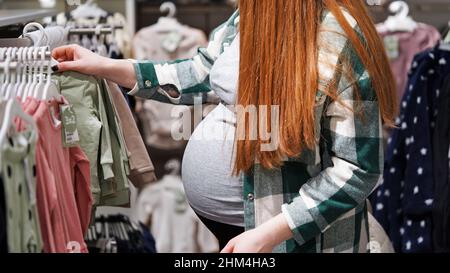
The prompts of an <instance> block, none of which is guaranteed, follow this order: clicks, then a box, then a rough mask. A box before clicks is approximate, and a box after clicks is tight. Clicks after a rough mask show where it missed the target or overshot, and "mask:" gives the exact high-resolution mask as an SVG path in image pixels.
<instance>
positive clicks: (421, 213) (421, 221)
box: [372, 46, 450, 253]
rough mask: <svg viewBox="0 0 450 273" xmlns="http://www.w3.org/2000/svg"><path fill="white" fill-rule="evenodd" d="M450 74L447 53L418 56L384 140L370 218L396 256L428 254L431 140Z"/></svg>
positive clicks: (439, 51) (430, 244)
mask: <svg viewBox="0 0 450 273" xmlns="http://www.w3.org/2000/svg"><path fill="white" fill-rule="evenodd" d="M449 74H450V52H449V51H444V50H440V49H439V47H438V46H436V47H435V48H434V49H431V50H428V51H425V52H423V53H421V54H419V55H417V56H416V57H415V59H414V62H413V65H412V69H411V71H410V74H409V82H408V85H407V90H406V91H405V94H404V97H403V99H402V102H401V110H400V116H399V117H398V118H397V120H396V125H397V126H398V128H395V129H394V130H392V135H391V137H390V139H389V140H388V150H387V154H386V161H385V170H384V176H383V181H382V183H381V185H380V187H379V188H378V191H377V192H376V194H375V196H374V197H373V199H372V201H373V206H374V216H375V218H376V219H377V220H378V221H379V222H380V223H381V225H382V226H383V227H384V228H385V230H386V232H387V233H388V235H389V237H390V239H391V240H392V242H393V244H394V248H395V250H396V251H397V252H404V253H420V252H432V251H433V243H432V241H433V240H432V209H433V202H434V179H433V163H432V162H433V156H432V139H433V129H434V127H435V122H436V116H437V113H436V111H437V103H438V99H439V96H440V93H441V87H442V86H443V84H444V80H445V78H446V77H447V76H448V75H449Z"/></svg>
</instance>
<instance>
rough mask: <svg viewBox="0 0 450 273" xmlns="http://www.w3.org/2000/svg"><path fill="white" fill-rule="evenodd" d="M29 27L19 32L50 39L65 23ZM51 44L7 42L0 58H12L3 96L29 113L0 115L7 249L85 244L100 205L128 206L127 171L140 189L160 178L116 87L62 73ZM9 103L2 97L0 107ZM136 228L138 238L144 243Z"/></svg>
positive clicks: (2, 232) (2, 233)
mask: <svg viewBox="0 0 450 273" xmlns="http://www.w3.org/2000/svg"><path fill="white" fill-rule="evenodd" d="M32 26H34V27H37V28H39V29H40V30H39V31H38V32H31V33H30V34H32V35H31V36H27V34H29V32H27V31H28V30H29V27H28V26H26V27H25V28H24V35H23V37H24V38H21V39H18V41H19V40H20V42H21V43H22V42H23V41H24V40H27V39H28V38H29V39H28V41H31V43H35V42H36V43H38V44H43V43H44V44H45V43H46V42H49V41H50V40H49V35H56V34H57V33H59V32H58V31H59V30H60V28H57V27H52V28H48V29H44V28H43V27H42V26H40V25H39V24H36V23H33V24H32ZM55 29H57V31H56V32H55ZM45 30H47V31H45ZM73 30H74V29H73V28H71V29H69V32H68V33H69V36H70V33H71V32H72V31H73ZM97 30H101V31H104V28H103V26H101V27H98V28H97ZM82 31H83V32H86V31H90V30H88V29H86V28H83V29H82ZM64 35H65V34H64ZM31 37H33V38H31ZM56 40H58V39H56ZM60 40H65V39H63V38H61V39H60ZM44 41H46V42H44ZM49 49H50V48H49V47H48V46H43V47H28V48H24V47H21V48H1V47H0V64H1V66H2V67H5V69H4V70H2V71H1V73H0V96H1V98H3V99H5V100H6V103H7V104H8V103H13V105H14V106H15V107H16V108H17V109H18V110H15V112H13V114H14V113H16V114H17V113H21V114H20V116H21V117H26V118H21V119H11V120H9V121H8V122H7V123H5V122H4V121H5V119H6V120H8V119H7V118H5V117H4V116H3V114H0V120H2V130H1V136H2V137H1V139H2V141H0V143H1V145H0V174H1V175H0V178H1V188H2V190H3V192H4V193H2V195H1V196H0V199H1V200H0V201H2V203H1V206H0V228H1V229H0V243H1V245H0V246H1V248H2V251H3V252H7V251H8V252H19V253H23V252H42V251H43V252H46V253H72V252H77V253H78V252H81V253H85V252H88V251H89V248H88V246H87V244H86V242H85V235H86V233H87V231H88V228H89V226H90V224H91V223H93V219H94V217H95V208H96V207H98V206H120V207H123V206H129V203H130V187H129V180H130V181H131V182H132V183H134V185H135V186H136V187H137V188H141V187H144V186H145V185H147V184H149V183H151V182H153V181H155V180H156V177H155V175H154V167H153V164H152V162H151V160H150V158H149V155H148V154H147V153H146V151H145V144H144V141H143V140H142V138H141V137H140V135H139V132H138V129H137V126H136V124H135V122H134V120H133V117H132V114H131V109H130V108H129V107H128V105H127V102H126V101H125V98H124V96H123V95H122V93H121V91H120V89H119V88H118V86H117V85H114V84H112V83H107V82H106V81H105V80H102V79H96V78H94V77H90V76H87V75H82V74H80V73H75V72H65V73H56V74H55V73H54V72H52V70H51V67H52V66H53V65H54V60H52V59H51V54H50V52H49ZM118 92H119V93H118ZM8 105H9V104H8ZM8 107H9V106H8ZM4 108H5V107H4V105H3V104H1V105H0V110H3V109H4ZM16 108H13V109H16ZM8 109H9V108H8ZM0 113H2V111H0ZM8 113H9V112H8ZM10 116H11V114H10V115H9V116H8V117H10ZM30 122H31V123H32V124H34V126H35V130H34V131H35V135H37V136H38V137H37V141H36V139H35V140H34V142H33V141H32V139H31V138H26V137H25V136H26V134H27V133H29V132H28V128H29V126H28V124H29V123H30ZM6 126H9V127H8V128H12V129H11V130H12V131H11V130H9V129H8V128H6ZM124 127H125V128H124ZM10 131H11V132H15V131H17V132H19V133H15V134H14V133H11V132H10ZM128 132H130V135H128ZM4 137H5V138H6V139H7V140H6V141H4V139H5V138H4ZM28 140H29V141H28ZM130 158H131V160H130ZM34 162H36V164H34ZM18 227H20V228H18ZM130 236H135V239H134V242H135V243H136V244H143V243H144V242H145V240H144V239H143V237H142V238H141V237H136V235H130ZM146 238H147V239H148V238H149V237H146Z"/></svg>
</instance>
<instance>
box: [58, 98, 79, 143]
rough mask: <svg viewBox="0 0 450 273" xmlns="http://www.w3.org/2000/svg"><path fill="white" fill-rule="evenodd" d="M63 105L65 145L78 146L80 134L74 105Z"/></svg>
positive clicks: (62, 116)
mask: <svg viewBox="0 0 450 273" xmlns="http://www.w3.org/2000/svg"><path fill="white" fill-rule="evenodd" d="M60 107H61V119H62V134H63V145H64V147H66V148H68V147H74V146H78V143H79V142H80V136H79V134H78V129H77V117H76V115H75V111H74V110H73V108H72V105H69V104H63V105H61V106H60Z"/></svg>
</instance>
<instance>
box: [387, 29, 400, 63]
mask: <svg viewBox="0 0 450 273" xmlns="http://www.w3.org/2000/svg"><path fill="white" fill-rule="evenodd" d="M384 46H385V48H386V51H387V55H388V57H389V59H391V60H393V59H397V58H398V57H399V56H400V42H399V40H398V37H397V36H394V35H389V36H386V37H384Z"/></svg>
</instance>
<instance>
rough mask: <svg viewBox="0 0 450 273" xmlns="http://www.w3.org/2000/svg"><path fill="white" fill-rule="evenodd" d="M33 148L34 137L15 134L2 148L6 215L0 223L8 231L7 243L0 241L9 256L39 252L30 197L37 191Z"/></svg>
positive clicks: (32, 202)
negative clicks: (9, 253) (11, 254)
mask: <svg viewBox="0 0 450 273" xmlns="http://www.w3.org/2000/svg"><path fill="white" fill-rule="evenodd" d="M35 145H36V139H35V136H33V135H30V134H15V135H13V136H11V137H10V138H9V139H8V140H7V141H5V142H4V144H3V146H2V148H1V153H2V156H3V160H2V166H1V174H2V188H3V189H2V191H4V192H3V193H2V198H4V201H5V203H6V204H5V206H4V207H3V208H2V210H4V211H5V212H8V213H7V215H6V216H5V215H4V216H5V220H6V221H5V222H4V223H2V224H5V230H4V232H6V231H7V230H8V231H9V232H6V234H7V236H6V238H7V240H5V241H2V244H3V247H2V248H5V247H6V245H7V249H8V250H9V252H11V253H38V252H40V251H41V250H42V239H41V233H40V228H39V223H38V216H37V209H36V198H35V197H34V196H33V195H34V194H35V192H36V189H35V183H36V182H35V179H36V172H35V171H34V170H35V169H36V166H35V163H34V161H35V155H34V151H35ZM2 217H3V216H2ZM11 231H14V232H11ZM4 235H5V233H3V236H4ZM2 238H5V237H2ZM5 249H6V248H5Z"/></svg>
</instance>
